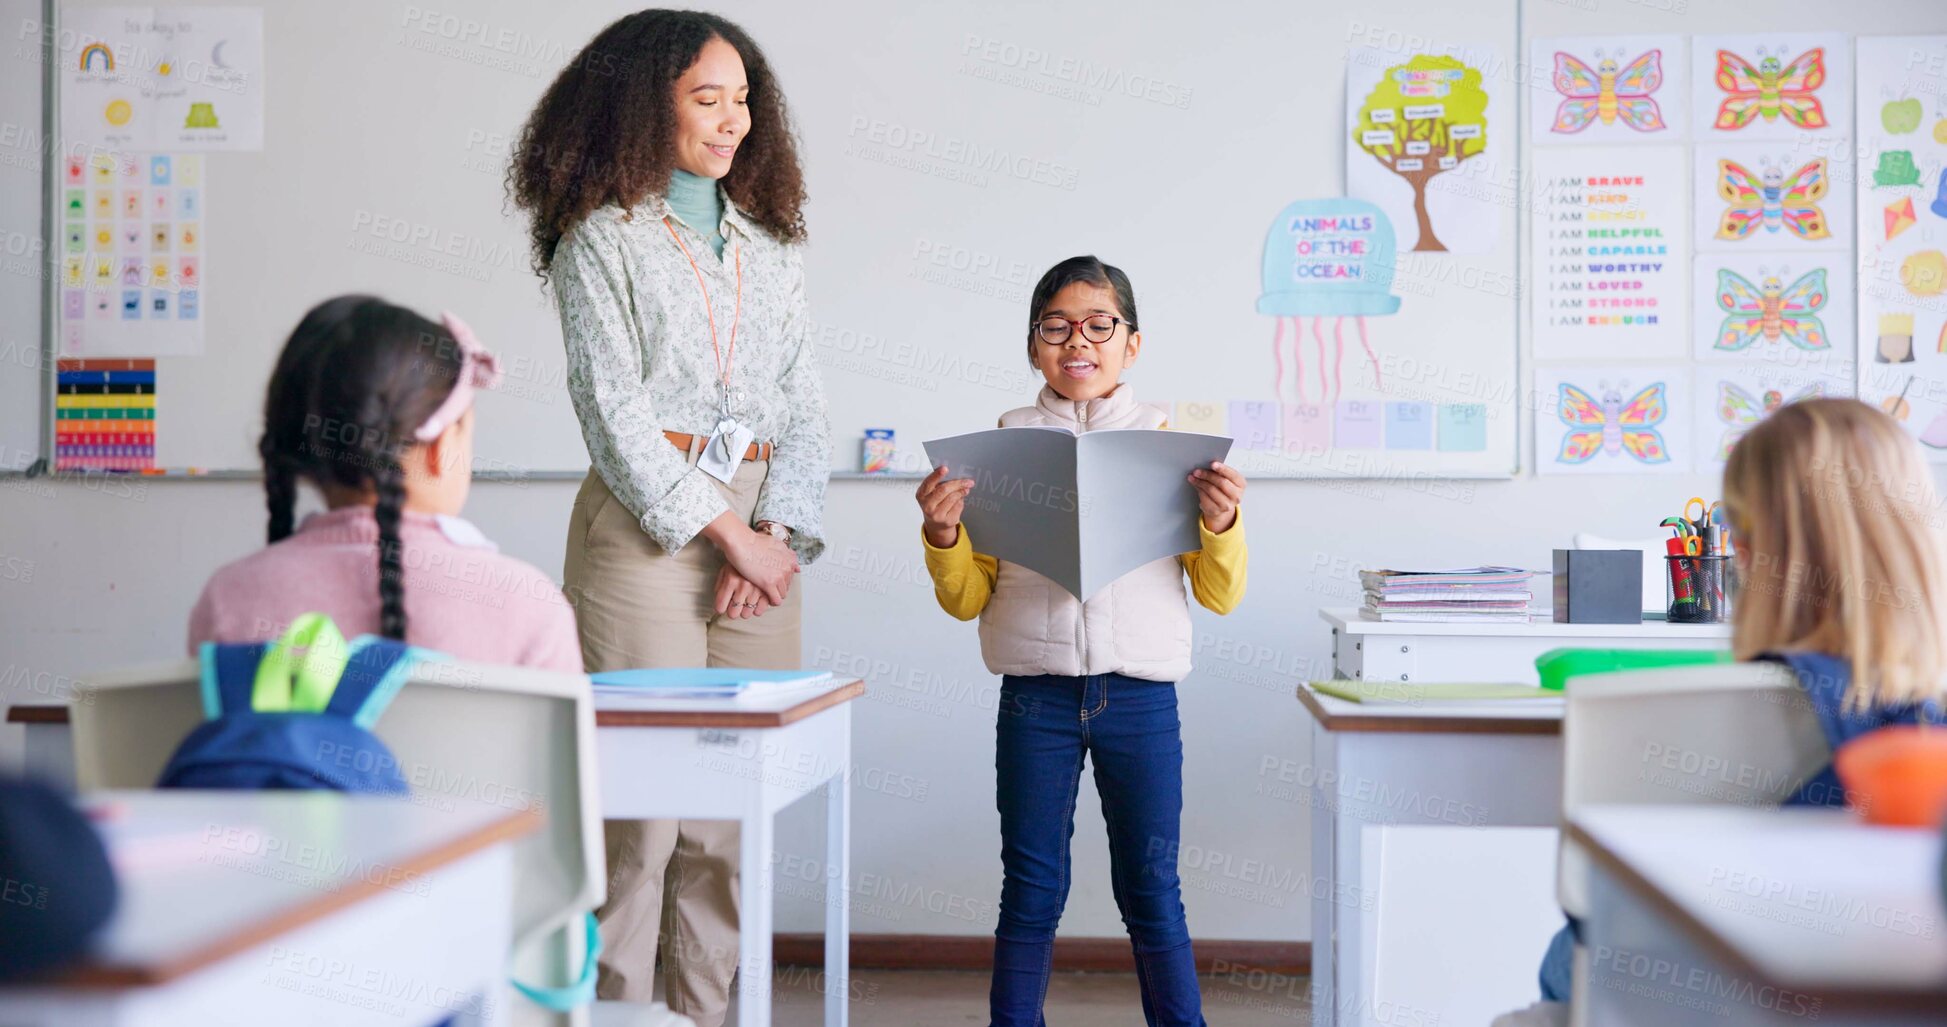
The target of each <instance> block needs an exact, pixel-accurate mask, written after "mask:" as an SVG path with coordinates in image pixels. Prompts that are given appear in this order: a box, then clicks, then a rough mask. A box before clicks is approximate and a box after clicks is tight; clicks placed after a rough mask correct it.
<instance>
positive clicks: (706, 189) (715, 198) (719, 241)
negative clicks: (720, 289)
mask: <svg viewBox="0 0 1947 1027" xmlns="http://www.w3.org/2000/svg"><path fill="white" fill-rule="evenodd" d="M664 198H665V199H667V200H668V201H669V209H670V210H673V211H675V212H676V216H677V217H679V218H682V219H683V223H684V224H686V225H688V226H690V227H691V228H694V229H696V230H697V232H698V233H699V234H701V235H702V236H703V238H704V240H705V241H706V242H708V243H709V244H710V249H712V250H714V251H716V255H717V256H718V257H722V256H723V232H722V231H720V230H719V229H720V228H721V226H722V224H723V197H722V196H720V195H718V193H717V180H716V179H714V178H704V177H703V176H701V175H692V174H690V173H689V172H687V171H684V170H683V169H682V168H676V169H674V170H672V171H670V173H669V195H668V196H666V197H664Z"/></svg>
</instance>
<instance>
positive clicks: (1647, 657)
mask: <svg viewBox="0 0 1947 1027" xmlns="http://www.w3.org/2000/svg"><path fill="white" fill-rule="evenodd" d="M1730 662H1731V652H1730V650H1728V649H1550V650H1549V651H1547V652H1545V653H1542V654H1541V655H1540V656H1537V657H1535V671H1536V672H1537V673H1539V674H1540V675H1541V687H1543V688H1552V689H1554V690H1555V691H1557V692H1559V691H1561V690H1562V685H1563V684H1565V683H1566V682H1567V681H1568V679H1569V678H1572V677H1580V676H1582V675H1583V674H1613V673H1615V672H1616V671H1619V670H1656V669H1657V668H1659V667H1692V666H1700V665H1707V664H1714V663H1730Z"/></svg>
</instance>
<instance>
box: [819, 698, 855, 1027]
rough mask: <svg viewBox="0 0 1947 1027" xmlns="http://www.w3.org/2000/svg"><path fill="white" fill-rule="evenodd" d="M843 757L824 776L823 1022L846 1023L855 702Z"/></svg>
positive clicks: (848, 711)
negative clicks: (828, 777) (834, 770)
mask: <svg viewBox="0 0 1947 1027" xmlns="http://www.w3.org/2000/svg"><path fill="white" fill-rule="evenodd" d="M839 715H840V716H842V717H844V718H845V730H844V733H845V744H844V746H843V747H842V750H841V751H842V752H843V753H844V754H845V758H844V759H843V760H842V761H841V762H840V765H839V769H838V773H836V774H834V775H832V779H831V780H829V781H827V782H825V1027H845V1024H846V1021H847V1016H848V1014H849V1012H850V1009H849V1006H848V1002H849V1000H850V999H851V996H852V889H851V887H850V884H851V880H852V766H851V762H852V761H851V752H852V708H851V706H850V705H847V706H846V707H845V708H844V709H843V710H840V711H839Z"/></svg>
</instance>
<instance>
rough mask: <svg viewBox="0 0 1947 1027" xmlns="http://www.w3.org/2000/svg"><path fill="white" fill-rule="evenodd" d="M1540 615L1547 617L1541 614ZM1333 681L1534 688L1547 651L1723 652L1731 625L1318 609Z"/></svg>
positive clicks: (1728, 639) (1729, 643)
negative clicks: (1432, 619) (1398, 618)
mask: <svg viewBox="0 0 1947 1027" xmlns="http://www.w3.org/2000/svg"><path fill="white" fill-rule="evenodd" d="M1544 613H1546V611H1544ZM1318 615H1319V617H1320V618H1322V619H1323V620H1324V621H1325V623H1326V624H1329V625H1331V628H1332V668H1333V676H1334V677H1342V678H1352V679H1354V680H1365V681H1519V682H1522V683H1524V684H1530V685H1533V684H1539V683H1540V680H1541V679H1540V678H1539V677H1538V676H1537V675H1536V674H1535V658H1536V657H1538V656H1540V655H1541V654H1543V653H1545V652H1547V651H1548V650H1550V649H1562V648H1590V649H1729V648H1730V647H1731V626H1730V625H1729V624H1671V623H1668V622H1666V621H1644V622H1642V623H1640V624H1557V623H1555V622H1554V621H1552V620H1546V619H1542V620H1534V621H1529V622H1528V623H1526V624H1480V623H1473V624H1402V623H1398V622H1394V621H1375V620H1366V619H1365V618H1363V617H1361V616H1359V611H1358V609H1357V608H1351V607H1348V608H1341V609H1323V610H1320V611H1318Z"/></svg>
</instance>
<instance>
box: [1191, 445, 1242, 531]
mask: <svg viewBox="0 0 1947 1027" xmlns="http://www.w3.org/2000/svg"><path fill="white" fill-rule="evenodd" d="M1190 484H1192V485H1195V486H1196V487H1197V508H1198V509H1200V510H1202V511H1203V526H1204V527H1205V528H1208V529H1210V533H1211V534H1212V535H1221V534H1223V533H1224V532H1226V531H1229V530H1230V526H1231V525H1233V524H1235V523H1237V507H1238V506H1239V505H1240V504H1242V503H1243V502H1244V484H1245V483H1244V475H1243V474H1242V473H1241V472H1239V471H1238V470H1237V468H1235V467H1232V466H1230V465H1229V464H1226V463H1224V462H1223V461H1221V460H1218V461H1214V462H1212V463H1211V465H1210V468H1209V469H1208V470H1204V469H1202V468H1199V469H1197V470H1194V471H1191V472H1190Z"/></svg>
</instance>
